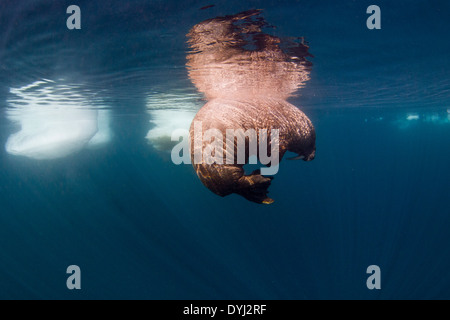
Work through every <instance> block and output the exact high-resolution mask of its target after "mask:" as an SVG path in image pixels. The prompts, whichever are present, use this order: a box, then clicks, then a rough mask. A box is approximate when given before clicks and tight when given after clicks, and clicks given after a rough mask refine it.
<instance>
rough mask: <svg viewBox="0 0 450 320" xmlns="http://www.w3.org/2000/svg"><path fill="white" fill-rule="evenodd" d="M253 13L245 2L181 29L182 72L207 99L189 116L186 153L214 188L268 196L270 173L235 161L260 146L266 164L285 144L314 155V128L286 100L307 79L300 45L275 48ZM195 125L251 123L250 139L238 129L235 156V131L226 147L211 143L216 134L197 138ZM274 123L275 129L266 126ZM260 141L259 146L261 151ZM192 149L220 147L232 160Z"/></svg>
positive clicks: (257, 198) (277, 43) (222, 128)
mask: <svg viewBox="0 0 450 320" xmlns="http://www.w3.org/2000/svg"><path fill="white" fill-rule="evenodd" d="M259 14H260V11H259V10H252V11H247V12H243V13H239V14H236V15H233V16H226V17H219V18H214V19H210V20H206V21H204V22H201V23H199V24H197V25H195V26H194V27H193V28H192V29H191V31H190V32H189V34H188V37H189V45H190V47H191V49H192V52H191V53H190V54H189V55H188V57H187V60H188V62H187V66H188V68H189V76H190V78H191V80H192V82H193V83H194V84H195V86H196V87H197V89H198V90H199V91H200V92H202V93H203V94H204V95H205V97H206V99H207V100H208V102H207V103H206V104H205V105H204V106H203V107H202V108H201V109H200V110H199V112H198V113H197V115H196V116H195V118H194V120H193V122H192V124H191V128H190V137H191V158H192V163H193V165H194V168H195V170H196V172H197V175H198V177H199V178H200V180H201V181H202V182H203V184H204V185H205V186H206V187H208V188H209V189H210V190H211V191H213V192H214V193H216V194H218V195H220V196H226V195H229V194H232V193H237V194H239V195H241V196H243V197H245V198H246V199H248V200H250V201H254V202H257V203H266V204H270V203H272V202H273V200H272V199H270V198H269V197H267V193H268V191H267V189H268V188H269V186H270V183H271V180H272V177H270V176H269V177H268V176H265V175H264V172H260V170H256V171H254V172H253V173H252V174H250V175H245V173H244V168H243V166H244V164H246V163H248V162H249V156H252V155H258V159H259V160H260V161H261V155H262V154H263V155H267V156H268V157H272V158H271V159H272V161H271V163H270V165H269V164H267V165H269V166H274V167H276V166H277V165H278V163H279V161H281V159H282V157H283V155H284V154H285V152H286V151H291V152H295V153H296V154H298V157H297V158H298V159H303V160H306V161H309V160H312V159H314V155H315V150H316V147H315V139H316V136H315V131H314V126H313V125H312V123H311V121H310V120H309V119H308V117H307V116H306V115H305V114H304V113H303V112H301V111H300V110H299V109H298V108H296V107H295V106H293V105H292V104H290V103H288V102H287V101H286V100H287V99H288V98H289V97H290V96H291V95H292V94H293V93H294V92H295V91H296V90H297V89H298V88H300V87H302V85H303V83H304V82H305V81H307V80H309V70H310V67H311V63H310V62H309V61H307V60H306V57H307V56H309V55H310V54H309V53H308V46H306V45H305V44H304V43H303V42H300V43H299V42H292V43H289V44H288V46H287V48H283V45H282V43H281V40H280V38H278V37H275V36H272V35H268V34H265V33H263V32H262V30H261V29H262V27H264V26H266V22H265V21H264V19H263V18H262V17H260V16H259ZM194 129H195V130H194ZM199 129H200V130H201V132H207V131H208V130H210V129H212V130H216V131H215V132H218V133H219V134H220V133H221V135H222V136H223V137H226V133H227V130H234V131H235V132H238V131H237V130H239V129H241V132H250V131H251V130H253V131H254V132H256V137H255V140H257V146H258V147H257V150H255V149H251V148H249V145H250V141H251V135H247V136H245V138H244V139H245V141H246V143H245V144H244V146H245V160H244V161H243V162H239V161H238V157H237V155H238V153H239V151H238V150H237V149H238V146H237V141H238V138H237V135H236V137H235V138H233V140H231V141H233V142H231V145H234V148H228V149H227V148H226V139H224V140H223V143H220V146H221V147H220V148H217V141H214V140H215V139H217V136H216V138H215V139H214V138H211V137H209V139H205V138H204V137H203V136H202V135H199V134H198V132H196V131H198V130H199ZM274 129H275V130H276V129H277V131H276V132H277V134H278V136H275V134H274V133H272V134H271V132H275V131H274ZM261 130H266V131H267V132H268V133H267V135H263V131H261ZM266 138H267V139H266ZM271 138H273V139H271ZM198 139H200V140H201V141H198ZM263 140H264V141H263ZM241 141H242V140H241ZM264 142H267V143H266V147H267V148H264V150H263V151H262V150H261V148H262V146H265V145H264ZM213 146H216V148H214V147H213ZM274 148H275V149H274ZM211 150H213V151H211ZM198 152H200V155H202V154H204V153H205V152H206V153H208V152H210V153H211V155H212V156H214V153H217V152H220V153H223V157H222V158H223V159H225V158H226V157H227V155H228V156H229V157H230V158H233V159H234V162H232V163H229V162H223V163H211V162H208V161H207V160H205V159H202V157H200V161H198V159H194V158H195V157H196V154H197V155H198ZM230 152H231V156H230ZM249 153H252V154H250V155H249ZM216 155H217V154H216ZM221 156H222V155H221ZM275 156H276V157H277V159H275ZM195 160H197V161H195ZM261 163H264V162H263V161H261ZM264 164H266V163H264ZM263 170H265V169H263ZM276 170H277V169H276ZM276 170H275V172H274V173H276ZM261 173H263V174H262V175H261ZM274 173H272V174H274Z"/></svg>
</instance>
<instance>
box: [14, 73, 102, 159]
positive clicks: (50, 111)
mask: <svg viewBox="0 0 450 320" xmlns="http://www.w3.org/2000/svg"><path fill="white" fill-rule="evenodd" d="M10 92H11V93H12V94H13V98H11V99H9V100H8V106H9V108H8V110H7V118H8V119H9V120H10V121H11V122H13V123H15V124H17V125H18V126H19V127H20V131H18V132H16V133H14V134H11V135H10V137H9V138H8V140H7V142H6V144H5V149H6V151H7V152H8V153H9V154H12V155H16V156H24V157H28V158H32V159H39V160H44V159H57V158H63V157H66V156H68V155H71V154H73V153H75V152H78V151H80V150H81V149H83V148H84V147H86V146H88V145H89V144H95V145H98V144H99V143H105V142H107V141H108V140H109V136H110V133H109V114H107V113H105V111H100V113H99V111H97V110H96V109H95V108H94V107H93V106H92V105H89V102H88V101H87V100H86V99H84V98H83V96H81V95H80V94H77V93H75V92H72V91H71V90H69V89H68V87H65V86H58V85H55V84H54V81H48V80H46V81H37V82H34V83H32V84H30V85H27V86H24V87H21V88H11V90H10ZM99 115H101V117H99ZM99 120H101V121H99Z"/></svg>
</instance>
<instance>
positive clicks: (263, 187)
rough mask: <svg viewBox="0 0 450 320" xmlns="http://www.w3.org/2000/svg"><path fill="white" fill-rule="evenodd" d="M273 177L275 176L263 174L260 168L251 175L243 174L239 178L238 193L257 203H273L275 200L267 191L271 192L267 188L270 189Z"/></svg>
mask: <svg viewBox="0 0 450 320" xmlns="http://www.w3.org/2000/svg"><path fill="white" fill-rule="evenodd" d="M272 179H273V177H264V176H262V175H261V174H260V172H259V170H256V171H254V172H253V173H252V174H251V175H248V176H242V177H241V178H240V179H239V181H238V185H239V187H238V190H237V191H236V193H237V194H239V195H241V196H243V197H244V198H246V199H247V200H250V201H253V202H256V203H264V204H271V203H273V202H274V200H273V199H271V198H269V197H267V193H269V191H268V190H267V189H269V186H270V184H271V182H272Z"/></svg>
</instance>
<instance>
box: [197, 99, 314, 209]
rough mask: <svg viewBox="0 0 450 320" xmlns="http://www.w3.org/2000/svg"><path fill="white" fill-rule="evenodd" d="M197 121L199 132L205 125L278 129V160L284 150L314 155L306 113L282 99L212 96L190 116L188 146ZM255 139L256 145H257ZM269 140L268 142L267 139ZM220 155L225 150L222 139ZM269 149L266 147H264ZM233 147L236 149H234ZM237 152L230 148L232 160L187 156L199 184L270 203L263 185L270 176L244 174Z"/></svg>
mask: <svg viewBox="0 0 450 320" xmlns="http://www.w3.org/2000/svg"><path fill="white" fill-rule="evenodd" d="M195 122H197V123H199V122H201V129H202V132H205V131H207V130H209V129H217V130H219V131H220V132H221V133H222V135H223V136H224V137H225V136H226V130H228V129H233V130H236V129H242V130H244V131H246V130H248V129H255V130H256V131H258V130H259V129H269V130H270V129H279V141H278V144H279V160H280V161H281V159H282V158H283V156H284V154H285V152H286V151H291V152H294V153H296V154H298V156H299V158H302V159H303V160H305V161H310V160H312V159H314V156H315V150H316V147H315V139H316V135H315V130H314V127H313V125H312V123H311V121H310V120H309V119H308V117H307V116H306V115H305V114H304V113H303V112H301V111H300V110H299V109H298V108H296V107H295V106H293V105H292V104H290V103H288V102H286V101H284V100H274V99H263V100H257V99H250V100H248V99H247V100H246V101H235V100H225V99H214V100H211V101H209V102H208V103H207V104H206V105H205V106H204V107H203V108H201V109H200V111H199V112H198V113H197V115H196V116H195V118H194V121H193V124H192V125H191V128H190V137H191V150H193V149H194V147H193V145H194V137H195V136H196V135H195V132H194V123H195ZM259 140H260V139H258V146H259V145H260V141H259ZM268 140H269V143H270V139H268ZM210 143H211V141H202V151H203V150H205V148H207V147H208V145H209V144H210ZM245 146H246V149H245V163H248V158H249V148H248V146H249V145H248V143H246V145H245ZM223 150H224V156H223V159H226V153H227V152H229V150H227V149H226V146H225V141H224V147H223ZM268 150H270V147H269V148H268ZM234 151H236V150H234ZM236 157H237V152H234V163H233V164H215V163H214V164H207V163H206V162H205V161H204V160H203V161H202V163H199V164H196V163H195V162H194V153H193V152H192V153H191V160H192V163H193V164H194V168H195V171H196V172H197V175H198V177H199V178H200V180H201V181H202V182H203V184H204V185H205V186H206V187H208V188H209V189H210V190H211V191H213V192H214V193H216V194H218V195H220V196H227V195H229V194H232V193H237V194H239V195H241V196H243V197H245V198H246V199H248V200H250V201H253V202H257V203H266V204H269V203H272V202H273V200H272V199H270V198H268V197H267V193H268V191H267V189H268V187H269V186H270V183H271V180H272V178H270V177H264V176H262V175H261V174H260V173H259V172H254V173H252V174H251V175H245V174H244V168H243V166H244V165H243V164H238V161H237V158H236Z"/></svg>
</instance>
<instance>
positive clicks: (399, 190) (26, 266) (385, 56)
mask: <svg viewBox="0 0 450 320" xmlns="http://www.w3.org/2000/svg"><path fill="white" fill-rule="evenodd" d="M372 2H373V1H348V0H346V1H342V3H337V2H336V1H321V2H320V3H317V1H312V0H311V1H256V0H255V1H248V2H243V1H226V2H225V1H223V2H222V3H220V2H216V3H215V4H216V6H215V7H212V8H209V9H205V10H199V9H200V8H201V7H204V6H206V5H209V4H211V3H210V2H205V1H183V2H179V1H167V0H166V1H150V0H148V1H144V0H142V1H130V2H127V3H124V2H122V1H118V0H117V1H115V0H108V1H81V0H77V1H72V0H71V1H27V0H20V1H12V0H2V1H1V3H0V144H1V145H5V144H6V143H7V141H8V139H9V137H10V136H11V135H13V134H14V133H15V132H17V131H19V130H20V125H18V123H17V122H14V121H11V117H10V116H9V115H10V113H11V112H13V113H14V112H17V110H19V111H20V110H21V109H20V108H21V107H20V106H23V105H25V107H27V106H29V104H27V103H25V102H24V101H21V100H20V99H18V98H17V95H16V94H14V92H15V91H14V89H16V90H17V89H18V88H22V89H23V88H24V87H26V86H29V85H30V84H36V82H37V81H42V82H44V83H43V84H39V85H36V86H37V87H38V88H43V89H42V90H44V89H48V90H47V91H46V92H50V93H47V95H42V94H41V95H40V96H39V92H38V93H35V94H34V95H31V98H32V99H37V100H36V101H37V102H39V103H37V104H36V105H35V106H34V107H33V108H34V109H33V112H36V110H37V108H39V106H40V105H43V106H45V103H47V105H48V101H49V100H51V98H52V97H53V98H54V97H57V98H58V99H59V98H61V97H62V96H63V97H67V92H71V94H72V96H70V97H71V98H70V99H72V101H77V102H78V103H79V104H80V105H84V106H85V107H86V108H90V109H92V110H106V111H108V112H109V113H108V114H109V116H110V132H111V137H110V141H109V142H108V143H105V144H103V145H101V146H99V147H97V148H93V149H92V148H82V149H81V150H77V151H76V152H74V153H72V154H70V155H68V156H65V157H62V158H58V159H53V160H38V159H33V158H30V157H25V156H17V155H13V154H11V153H8V152H7V150H6V148H3V147H2V148H0V254H1V258H0V299H35V298H37V299H78V298H81V299H121V298H125V299H131V298H137V299H329V298H332V299H334V298H343V299H405V298H406V299H436V298H437V299H450V273H449V271H448V270H449V269H450V256H449V254H448V247H449V245H450V232H449V228H450V200H449V199H450V198H449V194H450V184H449V181H450V166H449V164H450V148H449V144H450V114H449V112H450V111H449V110H450V58H449V55H448V53H449V52H450V42H449V41H447V38H448V32H449V31H450V20H449V19H448V17H449V15H450V4H449V3H448V1H437V0H436V1H419V0H416V1H398V2H396V3H395V4H394V3H392V1H376V2H375V3H372ZM71 4H77V5H79V6H80V8H81V11H82V29H81V30H73V31H69V30H68V29H67V28H66V19H67V17H68V15H67V14H66V8H67V7H68V6H69V5H71ZM371 4H377V5H379V6H380V8H381V12H382V29H381V30H368V29H367V28H366V19H367V17H368V15H367V14H366V9H367V7H368V6H369V5H371ZM256 8H258V9H264V12H263V15H264V17H265V18H266V20H267V21H268V22H270V23H271V24H273V25H275V26H276V27H277V28H276V29H275V30H274V32H275V33H276V34H280V35H284V36H293V37H296V36H304V37H305V39H306V41H308V43H309V45H310V52H311V53H312V54H313V55H314V58H312V59H310V60H311V61H312V63H313V67H312V72H311V80H310V81H308V82H307V83H306V85H305V87H304V88H302V89H301V90H300V91H299V94H300V95H299V96H298V97H294V98H292V99H291V100H290V101H291V102H292V103H293V104H295V105H297V106H299V107H301V109H302V110H303V111H304V112H305V113H306V114H307V115H308V116H309V117H310V119H311V120H312V122H313V123H314V125H315V128H316V132H317V142H316V145H317V153H316V158H315V159H314V161H311V162H299V161H287V160H284V161H283V162H282V163H281V166H280V171H279V173H278V174H277V175H276V176H275V179H274V180H273V183H272V186H271V187H270V196H271V197H272V198H274V199H275V203H274V204H272V205H258V204H254V203H251V202H248V201H247V200H245V199H244V198H241V197H239V196H237V195H231V196H228V197H225V198H221V197H219V196H216V195H215V194H213V193H212V192H210V191H209V190H208V189H207V188H205V187H204V186H203V185H202V184H201V182H200V181H199V179H198V178H197V176H196V174H195V172H194V170H193V168H192V167H191V166H189V165H180V166H176V165H174V164H173V163H172V161H171V160H170V155H169V154H168V153H167V152H166V151H163V150H159V149H158V148H156V147H155V145H152V144H151V143H149V142H148V141H147V140H146V139H145V137H146V135H147V133H148V131H149V130H151V129H152V123H150V121H152V116H153V117H154V115H155V114H154V113H152V112H149V110H151V111H154V110H155V109H156V110H159V111H161V110H163V111H164V110H165V109H167V108H171V109H174V110H176V111H177V112H179V111H180V110H190V109H192V108H194V109H195V106H197V107H201V106H202V105H203V104H204V101H202V100H201V95H199V94H198V93H197V92H196V90H195V88H194V86H193V85H192V83H191V82H190V81H189V79H188V76H187V71H186V68H185V62H186V60H185V57H186V51H187V50H188V48H187V45H186V37H185V35H186V33H187V32H188V31H189V29H190V28H191V27H192V26H193V25H195V24H197V23H199V22H201V21H203V20H205V19H208V18H213V17H216V16H223V15H227V14H234V13H237V12H240V11H243V10H248V9H256ZM63 85H64V86H65V87H63V89H61V88H62V87H61V86H63ZM11 88H12V89H13V90H12V91H13V93H12V92H11ZM22 91H23V92H29V91H30V90H28V91H27V90H22ZM22 91H21V92H22ZM58 92H62V94H60V95H58ZM41 93H42V92H41ZM167 95H170V99H168V98H167V97H168V96H167ZM27 97H30V96H27ZM70 99H69V100H70ZM77 99H78V100H77ZM158 99H159V100H158ZM149 101H151V103H150V102H149ZM167 101H169V103H167ZM57 104H58V103H57ZM172 104H173V106H170V105H172ZM61 105H66V104H64V103H63V102H61ZM193 106H194V107H193ZM43 108H44V107H43ZM158 108H159V109H158ZM20 112H21V111H20ZM25 112H28V111H25ZM19 114H20V115H21V116H20V117H22V115H23V113H19ZM35 114H36V113H32V115H33V117H35ZM34 119H35V122H38V121H41V120H40V119H41V118H40V117H35V118H34ZM164 121H166V120H164V119H163V122H164ZM73 264H75V265H78V266H80V268H81V271H82V278H81V279H82V280H81V281H82V289H81V290H73V291H71V290H68V289H67V287H66V279H67V277H68V275H67V274H66V268H67V267H68V266H69V265H73ZM369 265H378V266H379V267H380V269H381V286H382V289H381V290H373V291H371V290H368V288H367V286H366V280H367V277H368V275H367V274H366V269H367V267H368V266H369Z"/></svg>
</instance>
